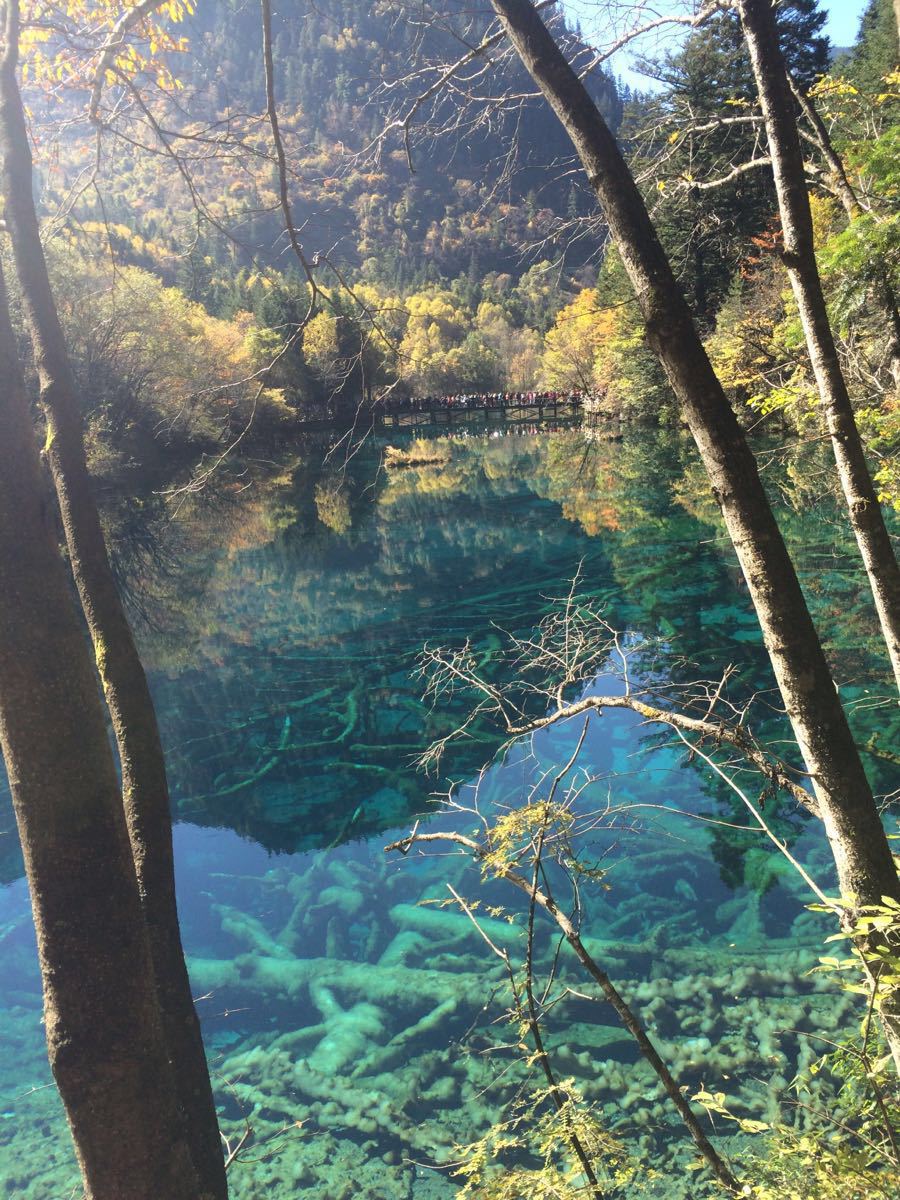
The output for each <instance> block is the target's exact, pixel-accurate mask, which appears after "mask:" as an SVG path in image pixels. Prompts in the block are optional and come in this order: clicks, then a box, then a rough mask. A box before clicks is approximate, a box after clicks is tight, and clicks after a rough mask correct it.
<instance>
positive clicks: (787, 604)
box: [491, 0, 900, 1066]
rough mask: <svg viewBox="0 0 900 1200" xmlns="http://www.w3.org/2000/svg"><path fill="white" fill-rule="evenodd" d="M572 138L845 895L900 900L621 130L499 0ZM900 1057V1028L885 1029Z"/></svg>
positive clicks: (786, 568)
mask: <svg viewBox="0 0 900 1200" xmlns="http://www.w3.org/2000/svg"><path fill="white" fill-rule="evenodd" d="M491 3H492V5H493V7H494V9H495V11H496V12H497V14H498V16H499V17H500V20H501V23H502V24H503V26H504V28H505V30H506V32H507V33H508V35H509V37H510V40H511V41H512V44H513V45H514V47H515V49H516V51H517V52H518V54H519V57H520V58H521V60H522V62H523V64H524V65H525V67H526V68H527V70H528V71H529V73H530V74H531V76H532V78H533V79H534V80H535V82H536V83H537V85H538V86H539V87H540V89H541V91H542V92H543V93H544V95H545V96H546V98H547V100H548V101H549V103H550V104H551V106H552V107H553V110H554V111H555V113H556V115H557V116H558V117H559V119H560V121H561V123H562V125H563V127H564V128H565V129H566V131H567V133H568V134H569V136H570V137H571V139H572V142H573V144H574V146H575V149H576V150H577V152H578V155H579V157H580V159H581V161H582V163H583V165H584V168H585V170H586V172H587V175H588V178H589V180H590V182H591V185H592V186H593V188H594V190H595V191H596V193H597V196H598V199H599V200H600V203H601V205H602V206H603V210H604V213H605V216H606V220H607V223H608V225H609V229H610V233H611V235H612V238H613V240H614V241H615V243H616V246H617V248H618V251H619V254H620V256H621V258H622V262H623V264H624V266H625V270H626V271H627V273H628V276H629V278H630V280H631V283H632V286H633V288H634V291H635V294H636V296H637V300H638V304H639V305H640V308H641V312H642V314H643V317H644V321H645V324H646V330H647V340H648V342H649V344H650V346H651V348H652V349H653V350H654V352H655V353H656V355H657V357H658V358H659V360H660V362H661V363H662V365H663V367H664V369H665V371H666V374H667V376H668V378H669V381H670V383H671V385H672V388H673V390H674V392H675V394H676V396H677V397H678V399H679V401H680V404H681V408H682V411H683V413H684V415H685V418H686V420H687V422H688V424H689V426H690V429H691V432H692V434H693V436H694V440H695V442H696V443H697V447H698V449H699V451H700V455H701V457H702V459H703V462H704V465H705V467H706V470H707V473H708V475H709V478H710V482H711V484H712V488H713V492H714V494H715V496H716V499H717V500H718V502H719V505H720V507H721V509H722V514H723V517H724V519H725V524H726V527H727V529H728V532H729V534H730V536H731V540H732V543H733V544H734V548H735V551H736V552H737V556H738V559H739V561H740V564H741V569H742V570H743V573H744V577H745V579H746V581H747V587H748V590H749V593H750V596H751V598H752V600H753V603H754V606H755V608H756V612H757V616H758V618H759V622H760V626H761V627H762V632H763V637H764V640H765V644H766V649H767V650H768V653H769V658H770V660H771V663H772V668H773V670H774V673H775V678H776V680H777V682H778V686H779V688H780V690H781V695H782V697H783V700H784V705H785V708H786V710H787V714H788V717H789V718H790V721H791V725H792V727H793V730H794V735H795V737H796V739H797V742H798V745H799V748H800V751H801V753H802V755H803V758H804V761H805V762H806V765H807V769H808V771H809V773H810V778H811V781H812V786H813V789H814V791H815V794H816V798H817V799H818V801H819V806H820V809H821V813H822V821H823V824H824V826H825V832H826V834H827V837H828V841H829V844H830V846H831V850H832V854H833V855H834V861H835V864H836V866H837V871H838V879H839V883H840V887H841V892H842V895H843V897H844V899H845V901H846V902H847V903H848V904H849V905H858V904H880V903H881V899H882V897H883V896H891V897H894V898H897V899H900V881H898V878H897V872H896V869H895V867H894V863H893V859H892V857H891V851H890V848H889V845H888V841H887V838H886V837H885V833H884V829H883V827H882V824H881V820H880V818H879V815H878V810H877V808H876V806H875V802H874V798H873V796H872V791H871V788H870V786H869V783H868V780H867V779H866V775H865V772H864V770H863V767H862V763H861V761H860V757H859V754H858V752H857V750H856V746H855V744H854V742H853V737H852V734H851V732H850V728H849V726H848V724H847V719H846V716H845V714H844V711H843V709H842V707H841V704H840V701H839V699H838V696H837V692H836V690H835V687H834V683H833V681H832V679H831V674H830V672H829V669H828V664H827V662H826V659H825V655H824V653H823V650H822V646H821V644H820V642H819V639H818V635H817V633H816V630H815V628H814V626H813V623H812V619H811V617H810V615H809V610H808V609H807V607H806V601H805V600H804V598H803V593H802V591H801V589H800V584H799V581H798V579H797V575H796V572H795V570H794V565H793V563H792V561H791V559H790V556H789V555H788V552H787V548H786V546H785V544H784V539H783V538H782V536H781V532H780V530H779V528H778V525H777V523H776V521H775V518H774V515H773V513H772V509H771V507H770V505H769V502H768V498H767V497H766V493H765V490H764V489H763V486H762V482H761V480H760V478H759V472H758V469H757V465H756V461H755V459H754V457H753V454H752V453H751V451H750V448H749V446H748V444H747V440H746V438H745V437H744V434H743V431H742V430H741V428H740V426H739V424H738V421H737V418H736V417H735V415H734V413H733V412H732V410H731V406H730V405H729V403H728V400H727V397H726V396H725V393H724V391H723V389H722V386H721V384H720V383H719V381H718V379H717V378H716V375H715V373H714V371H713V369H712V366H711V365H710V362H709V359H708V357H707V355H706V351H705V350H704V347H703V343H702V341H701V339H700V336H699V334H698V332H697V329H696V326H695V325H694V322H693V320H692V318H691V314H690V311H689V309H688V306H687V302H686V301H685V298H684V295H683V293H682V291H681V288H680V287H679V285H678V283H677V281H676V279H675V276H674V274H673V272H672V269H671V267H670V265H669V262H668V260H667V259H666V256H665V253H664V251H663V249H662V246H661V245H660V243H659V240H658V238H657V236H656V232H655V230H654V228H653V225H652V223H651V221H650V217H649V215H648V213H647V209H646V207H645V205H644V202H643V199H642V197H641V194H640V192H639V191H638V189H637V186H636V184H635V182H634V179H633V178H632V176H631V174H630V172H629V170H628V167H627V165H626V164H625V160H624V159H623V157H622V155H621V153H620V151H619V148H618V146H617V145H616V142H615V139H614V138H613V136H612V134H611V133H610V131H609V129H608V128H607V126H606V124H605V122H604V120H603V117H602V116H601V114H600V112H599V111H598V109H597V107H596V105H595V104H594V102H593V101H592V100H591V98H590V96H589V95H588V93H587V91H586V89H585V87H584V86H583V84H582V83H581V81H580V80H579V79H578V77H577V76H576V75H575V73H574V71H573V70H572V68H571V67H570V66H569V64H568V63H567V61H566V59H565V58H564V57H563V55H562V53H561V51H560V49H559V47H558V46H557V45H556V43H555V41H554V40H553V38H552V37H551V35H550V34H549V32H548V31H547V29H546V27H545V26H544V24H543V22H542V21H541V19H540V17H539V16H538V14H537V13H536V12H535V9H534V7H533V5H532V4H531V2H530V0H491ZM888 1032H889V1036H890V1037H891V1041H892V1047H893V1049H894V1052H895V1059H896V1060H897V1061H898V1066H900V1029H893V1028H889V1030H888Z"/></svg>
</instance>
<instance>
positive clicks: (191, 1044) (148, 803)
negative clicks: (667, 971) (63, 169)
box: [0, 0, 227, 1200]
mask: <svg viewBox="0 0 900 1200" xmlns="http://www.w3.org/2000/svg"><path fill="white" fill-rule="evenodd" d="M5 16H6V20H5V33H6V41H5V47H4V51H3V57H2V61H0V191H2V196H3V199H4V201H5V210H4V216H5V219H6V223H7V226H8V227H9V230H10V232H11V233H12V240H13V256H14V260H15V266H16V273H17V276H18V279H19V286H20V291H21V297H22V305H23V309H24V313H25V319H26V323H27V326H28V331H29V334H30V337H31V342H32V347H33V352H34V358H35V363H36V366H37V371H38V376H39V379H40V391H41V405H42V408H43V411H44V415H45V418H46V422H47V441H46V446H45V454H46V458H47V461H48V462H49V465H50V470H51V473H52V475H53V480H54V484H55V486H56V493H57V497H58V501H59V507H60V512H61V515H62V522H63V527H64V530H65V538H66V544H67V547H68V552H69V560H70V562H71V565H72V571H73V574H74V576H75V582H76V584H77V586H78V593H79V596H80V598H81V604H82V608H83V609H84V614H85V617H86V619H87V623H88V627H89V629H90V634H91V638H92V640H93V643H94V652H95V656H96V661H97V666H98V668H99V671H100V676H101V680H102V683H103V689H104V692H105V695H106V702H107V706H108V708H109V712H110V715H111V717H112V722H113V728H114V730H115V736H116V742H117V745H118V750H119V759H120V764H121V769H122V800H123V802H124V807H125V818H126V822H127V828H128V834H129V837H130V839H131V847H132V853H133V856H134V864H135V868H136V871H137V879H138V885H139V888H140V894H141V902H142V905H143V911H144V918H145V921H146V925H147V930H148V934H149V939H150V950H151V954H152V957H153V964H154V969H155V973H156V986H157V991H158V994H159V1003H160V1008H161V1010H162V1015H163V1023H164V1028H165V1035H166V1039H167V1041H168V1045H169V1053H170V1056H171V1059H172V1062H173V1063H174V1065H175V1070H176V1079H177V1086H178V1095H179V1099H180V1101H181V1106H182V1109H183V1111H184V1117H185V1122H186V1128H187V1130H188V1137H189V1141H190V1144H191V1148H192V1154H193V1156H194V1161H195V1164H196V1167H197V1173H198V1175H199V1177H200V1180H201V1184H202V1186H203V1189H204V1192H205V1193H207V1194H208V1195H209V1196H211V1197H214V1198H216V1200H224V1197H226V1195H227V1185H226V1180H225V1167H224V1160H223V1156H222V1145H221V1139H220V1135H219V1129H218V1121H217V1118H216V1111H215V1104H214V1101H213V1095H212V1087H211V1084H210V1080H209V1071H208V1068H207V1063H206V1056H205V1054H204V1050H203V1041H202V1037H201V1034H200V1025H199V1021H198V1019H197V1014H196V1011H195V1009H194V1003H193V998H192V995H191V988H190V981H189V979H188V973H187V968H186V965H185V961H184V953H183V950H182V945H181V933H180V929H179V924H178V912H177V907H176V900H175V873H174V859H173V851H172V825H171V814H170V808H169V791H168V784H167V779H166V770H165V761H164V758H163V752H162V746H161V743H160V737H159V730H158V726H157V721H156V714H155V712H154V708H153V701H152V699H151V696H150V691H149V688H148V686H147V679H146V676H145V673H144V669H143V666H142V664H141V661H140V658H139V656H138V653H137V648H136V646H135V643H134V637H133V635H132V631H131V628H130V626H129V623H128V618H127V616H126V614H125V611H124V608H123V606H122V601H121V598H120V596H119V592H118V589H117V587H116V583H115V579H114V577H113V574H112V570H111V567H110V563H109V557H108V555H107V550H106V543H105V540H104V536H103V530H102V527H101V524H100V517H99V514H98V511H97V505H96V501H95V498H94V494H93V489H92V485H91V479H90V476H89V473H88V469H87V463H86V458H85V450H84V437H83V429H82V420H81V412H80V406H79V400H78V395H77V389H76V386H75V380H74V376H73V372H72V367H71V364H70V361H69V357H68V351H67V348H66V344H65V338H64V336H63V332H62V327H61V325H60V321H59V315H58V312H57V309H56V303H55V300H54V297H53V291H52V288H51V285H50V279H49V275H48V272H47V264H46V260H45V258H44V252H43V247H42V244H41V238H40V229H39V225H38V219H37V213H36V210H35V205H34V197H33V194H32V160H31V151H30V147H29V142H28V132H27V128H26V124H25V115H24V111H23V106H22V98H21V93H20V91H19V86H18V80H17V75H16V71H17V65H18V33H19V13H18V0H7V2H6V13H5Z"/></svg>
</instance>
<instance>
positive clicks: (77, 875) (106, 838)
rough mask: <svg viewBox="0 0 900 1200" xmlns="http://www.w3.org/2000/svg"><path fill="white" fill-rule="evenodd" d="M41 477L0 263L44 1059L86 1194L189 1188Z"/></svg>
mask: <svg viewBox="0 0 900 1200" xmlns="http://www.w3.org/2000/svg"><path fill="white" fill-rule="evenodd" d="M42 485H43V481H42V477H41V470H40V463H39V460H38V453H37V446H36V443H35V437H34V428H33V425H32V421H31V413H30V410H29V406H28V404H27V402H26V396H25V388H24V383H23V380H22V373H21V369H20V366H19V363H18V360H17V358H16V347H15V341H14V337H13V331H12V327H11V325H10V320H9V311H8V306H7V302H6V292H5V287H4V283H3V279H2V275H0V563H2V564H3V586H2V587H0V743H2V747H3V754H4V757H5V759H6V764H7V768H8V772H9V779H10V784H11V787H12V793H13V803H14V806H15V813H16V822H17V824H18V828H19V833H20V837H21V841H22V849H23V852H24V856H25V869H26V874H27V878H28V886H29V890H30V893H31V904H32V909H33V912H34V923H35V929H36V931H37V942H38V952H39V955H40V964H41V975H42V978H43V985H44V1016H45V1024H46V1036H47V1046H48V1051H49V1056H50V1064H51V1067H52V1069H53V1073H54V1076H55V1078H56V1082H57V1084H58V1086H59V1090H60V1094H61V1095H62V1099H63V1103H64V1105H65V1109H66V1114H67V1116H68V1120H69V1125H70V1127H71V1130H72V1135H73V1138H74V1141H75V1148H76V1153H77V1155H78V1159H79V1164H80V1167H81V1170H82V1174H83V1178H84V1184H85V1193H86V1196H87V1197H88V1198H89V1200H160V1197H163V1196H165V1197H167V1198H171V1200H195V1198H196V1197H197V1196H199V1195H200V1191H199V1188H198V1185H197V1177H196V1172H195V1170H194V1167H193V1163H192V1160H191V1155H190V1150H189V1147H188V1144H187V1140H186V1137H185V1135H184V1127H183V1122H182V1120H181V1114H180V1108H179V1105H178V1102H177V1098H176V1094H175V1080H174V1073H173V1071H172V1067H171V1063H170V1061H169V1055H168V1049H167V1046H166V1042H165V1038H164V1035H163V1030H162V1023H161V1020H160V1014H159V1005H158V1002H157V998H156V989H155V981H154V975H153V967H152V963H151V959H150V951H149V945H148V940H147V936H146V930H145V926H144V920H143V915H142V912H141V904H140V897H139V895H138V887H137V878H136V875H135V870H134V863H133V860H132V857H131V847H130V844H129V841H128V833H127V830H126V828H125V818H124V815H123V812H122V804H121V796H120V791H119V783H118V779H117V777H116V770H115V763H114V761H113V756H112V752H111V750H110V746H109V741H108V739H107V735H106V723H105V719H104V712H103V704H102V700H101V697H100V691H99V688H98V686H97V680H96V675H95V673H94V669H93V664H92V662H91V657H90V650H89V645H88V642H87V639H86V638H85V636H84V632H83V628H82V625H81V623H80V620H79V618H78V615H77V613H76V610H75V606H74V604H73V602H72V596H71V592H70V589H69V584H68V579H67V575H66V570H65V566H64V564H63V561H62V558H61V556H60V554H59V550H58V547H57V545H56V542H55V536H54V535H55V528H54V527H55V521H54V519H53V517H52V515H51V513H52V510H50V512H48V507H47V505H46V504H45V496H44V489H43V486H42Z"/></svg>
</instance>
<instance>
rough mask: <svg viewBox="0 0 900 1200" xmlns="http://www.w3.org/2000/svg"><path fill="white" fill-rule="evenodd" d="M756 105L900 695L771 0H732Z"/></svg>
mask: <svg viewBox="0 0 900 1200" xmlns="http://www.w3.org/2000/svg"><path fill="white" fill-rule="evenodd" d="M738 7H739V9H740V15H741V23H742V25H743V28H744V37H745V39H746V42H747V48H748V50H749V52H750V61H751V64H752V66H753V75H754V77H755V79H756V87H757V91H758V92H759V99H760V103H761V105H762V111H763V119H764V120H765V125H766V136H767V138H768V142H769V156H770V158H771V160H772V171H773V174H774V176H775V189H776V192H777V194H778V208H779V211H780V213H781V227H782V231H783V235H784V251H783V258H784V263H785V266H786V267H787V271H788V275H789V277H790V281H791V288H792V290H793V293H794V299H795V300H796V302H797V307H798V309H799V310H800V320H801V322H802V325H803V332H804V335H805V337H806V346H807V350H808V351H809V357H810V361H811V362H812V367H813V373H814V375H815V378H816V385H817V387H818V391H819V398H820V400H821V403H822V411H823V412H824V415H825V421H826V424H827V427H828V432H829V434H830V436H831V445H832V449H833V451H834V459H835V463H836V464H837V472H838V478H839V479H840V482H841V488H842V489H843V492H844V498H845V500H846V502H847V510H848V512H849V514H850V525H851V527H852V529H853V533H854V536H855V538H856V543H857V545H858V546H859V551H860V554H861V555H862V560H863V563H864V565H865V568H866V574H867V575H868V577H869V585H870V587H871V589H872V596H873V598H874V600H875V608H876V610H877V612H878V620H879V622H880V624H881V631H882V634H883V635H884V640H885V644H886V645H887V649H888V655H889V657H890V661H891V667H892V668H893V672H894V678H895V680H896V682H897V688H898V690H900V564H898V562H897V557H896V555H895V553H894V547H893V545H892V543H891V537H890V534H889V533H888V530H887V526H886V525H885V521H884V514H883V513H882V511H881V505H880V504H879V502H878V494H877V492H876V490H875V485H874V483H873V482H872V476H871V473H870V472H869V467H868V464H867V463H866V456H865V452H864V450H863V444H862V438H861V437H860V436H859V430H858V428H857V426H856V418H855V417H854V414H853V406H852V405H851V403H850V396H849V393H848V391H847V384H846V381H845V379H844V375H843V371H842V370H841V364H840V360H839V359H838V353H837V347H836V346H835V342H834V335H833V334H832V331H831V324H830V322H829V319H828V308H827V306H826V304H825V296H824V293H823V291H822V283H821V280H820V278H819V269H818V266H817V265H816V253H815V246H814V242H813V222H812V212H811V210H810V206H809V193H808V192H807V190H806V175H805V172H804V169H803V152H802V150H801V148H800V135H799V134H798V132H797V123H796V121H795V119H794V104H793V97H792V95H791V89H790V84H789V82H788V77H787V70H786V68H785V65H784V58H783V56H782V53H781V47H780V46H779V44H778V30H777V27H776V25H775V15H774V13H773V11H772V5H771V3H770V0H738Z"/></svg>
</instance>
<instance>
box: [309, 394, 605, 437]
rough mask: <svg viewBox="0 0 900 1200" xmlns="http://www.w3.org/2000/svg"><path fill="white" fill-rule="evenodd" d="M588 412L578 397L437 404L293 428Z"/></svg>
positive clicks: (439, 424)
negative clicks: (499, 402)
mask: <svg viewBox="0 0 900 1200" xmlns="http://www.w3.org/2000/svg"><path fill="white" fill-rule="evenodd" d="M588 411H590V405H589V404H587V405H586V404H585V403H584V402H583V400H582V398H581V397H580V396H565V397H560V398H559V399H558V400H548V399H543V400H541V399H534V400H516V401H511V402H510V403H509V404H503V405H501V404H470V405H465V406H463V405H461V404H454V405H449V404H441V403H440V402H435V403H434V404H433V405H429V406H428V407H425V406H424V405H423V406H422V407H416V408H404V409H398V410H396V411H392V412H391V411H386V410H385V409H384V408H382V407H381V406H380V405H378V404H375V405H373V406H372V407H371V408H359V409H357V410H356V412H352V411H351V412H347V413H345V414H343V416H340V415H333V416H330V417H320V418H318V419H315V418H313V419H310V420H305V421H298V422H297V424H296V425H294V426H293V428H295V429H299V430H301V431H302V432H304V433H316V432H318V433H326V432H334V431H335V430H346V429H348V428H351V427H352V428H353V429H354V430H355V431H356V432H357V433H359V432H366V431H374V432H380V431H384V430H389V429H405V430H414V429H420V428H421V429H428V428H431V429H457V428H461V427H463V426H465V425H476V424H480V425H498V426H501V425H522V424H526V423H527V422H529V421H533V422H538V421H541V422H542V421H563V420H571V419H572V418H573V417H576V416H580V415H581V413H583V412H585V413H587V412H588Z"/></svg>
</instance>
